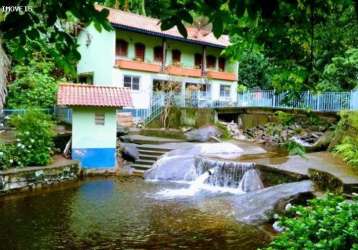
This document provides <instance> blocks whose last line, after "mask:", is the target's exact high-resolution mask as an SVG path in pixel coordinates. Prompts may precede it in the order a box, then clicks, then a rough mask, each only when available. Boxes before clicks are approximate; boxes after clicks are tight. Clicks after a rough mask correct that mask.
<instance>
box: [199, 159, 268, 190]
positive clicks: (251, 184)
mask: <svg viewBox="0 0 358 250" xmlns="http://www.w3.org/2000/svg"><path fill="white" fill-rule="evenodd" d="M195 163H196V164H195V166H196V171H197V174H198V175H200V174H202V173H205V172H207V171H208V172H209V173H210V175H209V177H208V178H207V179H206V181H205V183H206V184H209V185H211V186H218V187H226V188H239V189H241V190H242V191H243V192H250V191H255V190H258V189H261V188H263V184H262V181H261V179H260V176H259V173H258V171H257V170H256V169H255V164H254V163H246V162H233V161H221V160H213V159H207V158H197V159H196V162H195ZM213 170H215V171H213Z"/></svg>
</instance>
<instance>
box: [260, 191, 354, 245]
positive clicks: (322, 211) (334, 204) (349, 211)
mask: <svg viewBox="0 0 358 250" xmlns="http://www.w3.org/2000/svg"><path fill="white" fill-rule="evenodd" d="M356 198H357V197H355V199H354V200H353V201H352V202H351V201H345V200H344V198H343V197H341V196H335V195H332V194H328V195H326V196H324V197H322V198H317V199H313V200H310V201H309V202H308V206H307V207H303V206H297V207H295V206H294V207H292V208H291V209H290V210H289V213H290V214H289V215H287V216H285V217H282V218H280V220H279V225H280V226H281V227H283V228H284V232H283V233H281V234H280V235H278V236H277V237H276V238H275V239H274V240H273V241H272V242H271V244H270V245H269V246H268V247H267V248H266V249H269V250H273V249H285V250H286V249H292V250H295V249H297V250H300V249H337V250H338V249H339V250H340V249H358V200H357V199H356Z"/></svg>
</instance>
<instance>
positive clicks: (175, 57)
mask: <svg viewBox="0 0 358 250" xmlns="http://www.w3.org/2000/svg"><path fill="white" fill-rule="evenodd" d="M180 57H181V52H180V50H178V49H173V50H172V61H173V63H180Z"/></svg>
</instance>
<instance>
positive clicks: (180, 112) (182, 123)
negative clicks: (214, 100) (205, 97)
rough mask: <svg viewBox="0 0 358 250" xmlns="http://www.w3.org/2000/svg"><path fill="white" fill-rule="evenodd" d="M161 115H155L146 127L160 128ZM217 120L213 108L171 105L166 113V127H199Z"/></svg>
mask: <svg viewBox="0 0 358 250" xmlns="http://www.w3.org/2000/svg"><path fill="white" fill-rule="evenodd" d="M161 119H162V117H161V116H160V117H157V118H156V119H154V120H153V121H152V122H150V124H148V125H147V127H148V128H161V127H162V122H161ZM216 120H217V114H216V111H215V110H214V109H210V108H200V109H198V108H177V107H172V108H171V109H170V111H169V115H168V122H167V127H168V128H174V129H178V128H181V127H194V128H200V127H202V126H205V125H209V124H214V123H215V122H216Z"/></svg>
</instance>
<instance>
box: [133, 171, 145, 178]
mask: <svg viewBox="0 0 358 250" xmlns="http://www.w3.org/2000/svg"><path fill="white" fill-rule="evenodd" d="M144 172H145V170H140V169H134V170H133V175H135V176H140V177H143V176H144Z"/></svg>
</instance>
